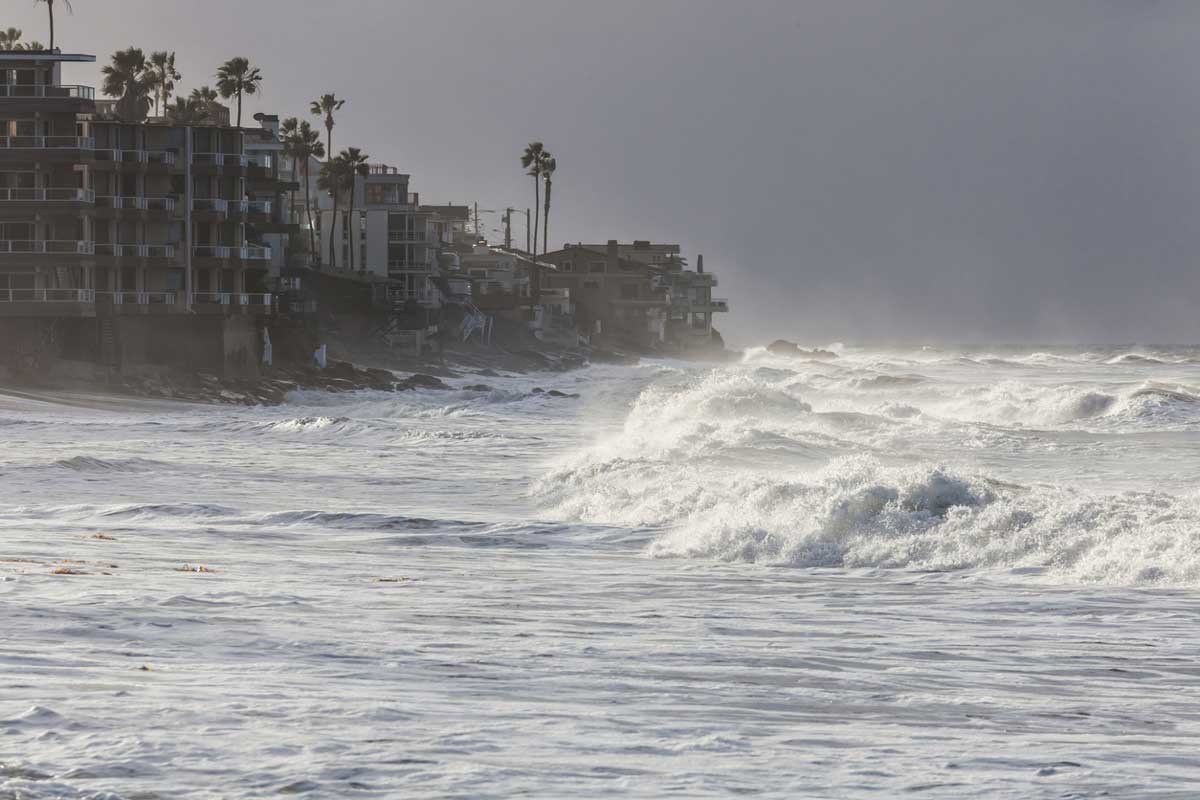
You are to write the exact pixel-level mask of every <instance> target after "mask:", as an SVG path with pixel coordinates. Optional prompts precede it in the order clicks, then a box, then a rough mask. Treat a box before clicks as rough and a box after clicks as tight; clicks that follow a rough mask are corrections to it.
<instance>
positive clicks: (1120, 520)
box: [555, 456, 1200, 586]
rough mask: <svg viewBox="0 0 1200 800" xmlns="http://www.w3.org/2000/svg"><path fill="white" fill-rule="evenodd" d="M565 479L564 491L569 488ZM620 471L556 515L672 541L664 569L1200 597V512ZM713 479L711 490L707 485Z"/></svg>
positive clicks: (917, 483)
mask: <svg viewBox="0 0 1200 800" xmlns="http://www.w3.org/2000/svg"><path fill="white" fill-rule="evenodd" d="M562 478H563V476H562V475H556V476H555V479H556V480H558V481H560V482H561V481H562ZM711 478H712V476H705V475H701V474H688V472H687V471H683V472H682V474H681V473H680V472H679V471H671V470H666V469H656V468H654V466H652V465H649V464H646V463H644V462H639V461H637V460H624V461H622V460H610V461H603V462H597V463H595V464H592V465H591V466H590V468H588V469H586V470H580V471H578V472H576V473H575V475H574V476H573V480H568V481H567V482H566V485H567V486H569V487H570V488H569V490H568V492H567V493H566V494H565V495H562V496H560V497H559V502H558V505H557V511H558V512H560V513H567V514H573V515H574V516H576V517H577V518H579V519H581V520H584V521H588V522H594V523H607V524H620V525H643V526H645V525H652V526H658V527H662V528H664V529H665V532H664V533H663V534H662V535H661V536H660V537H659V538H658V539H657V540H655V541H654V542H653V543H652V544H651V545H650V546H649V547H648V548H647V551H646V552H647V554H648V555H650V556H652V557H656V558H696V559H707V560H716V561H741V562H755V563H762V564H771V565H785V566H793V567H838V568H862V567H871V568H884V569H915V570H931V571H951V570H1000V571H1003V570H1013V569H1027V568H1037V570H1038V572H1039V573H1040V574H1044V575H1045V576H1047V577H1049V578H1051V579H1055V580H1065V581H1071V582H1085V583H1086V582H1096V583H1112V584H1124V585H1158V586H1194V585H1200V503H1197V502H1196V500H1195V498H1190V499H1189V498H1178V497H1174V496H1171V495H1168V494H1163V493H1125V494H1115V495H1102V496H1093V495H1089V494H1087V493H1083V492H1075V491H1071V490H1067V489H1052V488H1046V487H1030V488H1026V487H1019V486H1013V485H1011V484H1005V483H1002V482H999V481H995V480H992V479H989V478H988V477H986V476H982V475H970V474H961V473H959V472H956V471H954V470H951V469H948V468H946V467H943V466H936V465H930V466H916V467H887V466H884V465H882V464H881V463H880V462H878V461H877V460H875V459H873V458H869V457H861V456H855V457H847V458H842V459H837V460H835V461H833V462H831V463H830V464H828V465H827V466H826V467H824V468H821V469H819V470H816V471H814V472H811V473H806V474H799V475H795V476H791V477H787V478H781V477H778V476H763V475H751V474H742V475H737V476H735V477H732V478H727V479H726V480H723V481H714V480H712V479H711ZM706 479H707V480H706Z"/></svg>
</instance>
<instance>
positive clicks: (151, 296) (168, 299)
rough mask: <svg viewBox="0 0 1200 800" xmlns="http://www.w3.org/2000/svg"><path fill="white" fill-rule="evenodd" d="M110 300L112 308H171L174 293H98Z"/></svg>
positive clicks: (173, 301)
mask: <svg viewBox="0 0 1200 800" xmlns="http://www.w3.org/2000/svg"><path fill="white" fill-rule="evenodd" d="M99 294H101V295H102V296H108V297H111V298H112V303H113V305H114V306H155V305H157V306H173V305H175V292H100V293H99Z"/></svg>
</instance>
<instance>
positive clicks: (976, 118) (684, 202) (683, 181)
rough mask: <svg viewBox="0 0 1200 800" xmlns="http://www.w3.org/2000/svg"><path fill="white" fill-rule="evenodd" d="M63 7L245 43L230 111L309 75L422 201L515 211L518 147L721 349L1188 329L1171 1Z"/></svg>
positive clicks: (26, 13)
mask: <svg viewBox="0 0 1200 800" xmlns="http://www.w3.org/2000/svg"><path fill="white" fill-rule="evenodd" d="M73 4H74V7H75V13H74V15H73V16H68V15H66V14H64V13H62V12H60V14H59V21H58V37H59V44H60V45H61V46H62V47H64V49H69V50H76V51H84V52H91V53H96V54H97V55H98V56H101V60H104V58H105V57H106V55H107V54H109V53H111V52H112V51H113V50H115V49H118V48H120V47H125V46H128V45H130V44H135V45H138V46H140V47H143V48H144V49H146V50H147V51H149V50H152V49H173V50H175V51H176V52H177V53H178V65H179V68H180V71H181V72H182V73H183V74H184V79H183V81H182V82H181V85H182V87H183V88H184V89H185V90H190V89H191V88H192V87H194V86H196V85H198V84H200V83H211V82H212V73H213V71H214V69H215V67H216V65H217V64H218V63H220V62H221V61H223V60H225V59H226V58H228V57H230V56H233V55H247V56H249V57H250V58H251V60H252V61H253V62H254V63H255V64H257V65H258V66H260V67H261V68H262V71H263V73H264V74H265V76H266V84H265V93H264V94H263V95H262V96H260V97H258V98H255V99H253V100H252V101H251V102H250V105H249V107H248V112H250V113H252V112H253V111H256V110H265V111H270V112H274V113H278V114H280V115H281V116H286V115H296V114H303V113H305V112H306V111H307V106H308V101H309V100H311V99H312V98H314V97H316V96H317V95H318V94H320V93H322V92H325V91H334V92H336V93H337V94H338V96H339V97H344V98H346V100H347V104H346V108H345V110H344V112H343V114H342V116H341V117H340V118H339V124H338V127H337V128H336V129H335V133H334V144H335V147H337V148H338V149H340V148H341V147H343V146H346V145H351V144H352V145H357V146H360V147H362V148H364V149H365V150H366V152H368V153H370V154H371V155H372V156H373V157H374V159H375V160H381V161H385V162H387V163H390V164H394V165H396V166H398V167H400V168H401V169H402V170H403V171H406V172H409V173H411V174H412V175H413V187H412V188H413V189H414V190H416V191H420V192H421V195H422V198H423V199H424V200H425V201H428V202H455V203H466V202H471V201H476V200H477V201H478V202H479V203H480V206H481V207H483V208H502V207H503V206H505V205H515V206H522V207H524V206H526V205H531V204H532V192H533V187H532V186H531V183H532V179H527V178H523V176H522V175H521V171H520V168H519V165H518V163H517V158H518V156H519V153H520V151H521V149H522V148H523V146H524V144H525V143H526V142H527V141H529V140H530V139H534V138H538V139H542V140H544V141H545V142H546V145H547V147H549V148H550V149H551V150H552V151H553V152H554V154H555V155H556V156H557V157H558V162H559V170H558V173H557V174H556V182H555V191H554V206H553V209H552V212H551V214H552V216H551V246H552V247H554V246H558V245H561V243H562V242H564V241H577V240H605V239H608V238H620V239H622V240H629V239H633V238H652V239H656V240H670V241H678V242H680V243H681V244H683V246H684V249H685V251H686V252H687V254H688V255H689V256H690V257H692V258H693V259H694V255H695V253H697V252H703V253H704V254H705V261H706V264H708V265H710V266H711V267H712V268H713V269H714V270H716V271H718V272H719V273H720V279H721V287H720V290H719V292H718V294H719V295H720V296H726V297H728V298H730V301H731V303H732V304H733V308H734V311H733V313H731V314H729V315H726V318H723V319H722V320H721V321H720V323H719V325H718V327H721V328H722V329H723V330H724V331H725V332H726V334H727V338H730V339H732V340H734V341H736V342H738V343H750V342H753V341H756V340H758V339H760V338H764V337H774V336H789V337H794V338H796V337H798V338H801V339H804V340H806V341H810V342H816V343H820V342H831V341H838V340H843V341H855V340H864V339H879V338H892V339H903V340H908V341H914V340H921V341H925V340H928V341H935V340H952V341H982V340H997V339H999V340H1006V341H1028V340H1045V341H1050V340H1053V341H1064V340H1065V341H1072V340H1102V341H1129V340H1142V341H1147V340H1156V341H1187V342H1195V341H1200V46H1198V45H1200V3H1197V2H1193V0H1175V1H1172V0H974V1H972V0H904V1H903V2H898V1H897V0H811V1H805V0H792V2H782V1H776V0H586V1H585V0H419V1H418V0H412V1H410V0H361V1H356V0H338V2H327V3H326V2H311V3H310V2H296V1H295V0H73ZM4 5H5V13H4V14H3V15H2V16H0V27H7V26H8V25H15V26H17V27H20V28H23V29H24V30H25V31H26V36H27V37H36V38H38V39H39V40H42V41H45V40H46V39H47V38H48V37H47V33H46V21H45V11H44V8H41V7H38V8H35V7H34V6H33V2H32V0H7V2H5V4H4ZM98 67H99V65H97V67H96V69H91V68H79V69H77V70H76V71H75V72H74V73H73V74H69V75H68V78H69V79H74V80H78V81H80V82H85V81H86V82H92V83H94V82H97V80H96V77H97V75H98Z"/></svg>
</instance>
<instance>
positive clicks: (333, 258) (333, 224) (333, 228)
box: [329, 189, 340, 269]
mask: <svg viewBox="0 0 1200 800" xmlns="http://www.w3.org/2000/svg"><path fill="white" fill-rule="evenodd" d="M339 194H340V192H338V190H337V189H334V190H333V219H332V220H331V221H330V223H329V267H330V269H337V255H336V253H335V251H334V249H333V248H334V245H336V244H337V240H338V237H337V224H338V195H339Z"/></svg>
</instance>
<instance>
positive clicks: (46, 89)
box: [0, 83, 96, 100]
mask: <svg viewBox="0 0 1200 800" xmlns="http://www.w3.org/2000/svg"><path fill="white" fill-rule="evenodd" d="M6 97H11V98H31V97H32V98H39V99H41V98H46V99H55V100H62V99H77V100H95V99H96V90H95V89H93V88H92V87H91V86H73V85H69V84H68V85H64V86H54V85H52V84H46V83H0V98H6Z"/></svg>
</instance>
